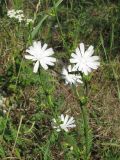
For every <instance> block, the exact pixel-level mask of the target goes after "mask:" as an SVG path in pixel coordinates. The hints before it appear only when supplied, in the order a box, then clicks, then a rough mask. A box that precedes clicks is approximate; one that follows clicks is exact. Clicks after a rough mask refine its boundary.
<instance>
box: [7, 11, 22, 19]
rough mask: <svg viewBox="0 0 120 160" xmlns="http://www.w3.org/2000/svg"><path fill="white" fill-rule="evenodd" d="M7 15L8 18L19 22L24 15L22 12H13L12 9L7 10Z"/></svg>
mask: <svg viewBox="0 0 120 160" xmlns="http://www.w3.org/2000/svg"><path fill="white" fill-rule="evenodd" d="M7 15H8V17H10V18H15V19H16V20H18V21H19V22H21V21H23V20H24V14H23V11H22V10H14V9H12V10H8V12H7Z"/></svg>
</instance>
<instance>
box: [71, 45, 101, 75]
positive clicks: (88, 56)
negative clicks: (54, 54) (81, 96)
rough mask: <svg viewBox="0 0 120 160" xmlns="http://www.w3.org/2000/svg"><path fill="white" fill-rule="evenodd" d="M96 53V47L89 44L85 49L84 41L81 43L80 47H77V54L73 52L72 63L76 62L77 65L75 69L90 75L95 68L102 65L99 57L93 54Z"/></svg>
mask: <svg viewBox="0 0 120 160" xmlns="http://www.w3.org/2000/svg"><path fill="white" fill-rule="evenodd" d="M93 53H94V47H93V46H89V48H88V49H87V50H86V51H85V46H84V44H83V43H80V47H79V48H76V54H75V53H72V55H71V56H72V58H71V59H70V62H71V63H74V64H75V66H74V67H73V69H75V70H78V71H81V72H83V73H84V74H85V75H88V73H89V72H91V71H92V70H93V69H97V68H98V66H99V65H100V62H99V61H98V60H99V57H98V56H92V55H93Z"/></svg>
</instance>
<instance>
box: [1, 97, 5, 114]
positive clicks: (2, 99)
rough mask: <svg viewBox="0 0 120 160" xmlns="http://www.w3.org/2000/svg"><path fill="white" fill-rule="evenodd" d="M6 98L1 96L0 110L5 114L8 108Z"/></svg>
mask: <svg viewBox="0 0 120 160" xmlns="http://www.w3.org/2000/svg"><path fill="white" fill-rule="evenodd" d="M5 103H6V98H5V97H3V96H1V95H0V110H1V109H2V112H3V113H4V114H5V113H6V110H5V109H4V108H5V107H6V105H5Z"/></svg>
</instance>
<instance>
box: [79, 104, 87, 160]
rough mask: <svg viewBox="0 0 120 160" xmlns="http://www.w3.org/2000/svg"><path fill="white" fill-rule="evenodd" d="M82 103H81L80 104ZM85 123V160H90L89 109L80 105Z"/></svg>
mask: <svg viewBox="0 0 120 160" xmlns="http://www.w3.org/2000/svg"><path fill="white" fill-rule="evenodd" d="M80 103H81V102H80ZM80 108H81V111H82V117H83V123H84V135H85V160H88V156H89V138H88V130H89V129H88V115H87V109H86V107H85V106H82V105H80Z"/></svg>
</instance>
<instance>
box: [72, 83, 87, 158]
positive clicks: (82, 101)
mask: <svg viewBox="0 0 120 160" xmlns="http://www.w3.org/2000/svg"><path fill="white" fill-rule="evenodd" d="M75 88H76V87H75ZM84 89H85V92H84V94H85V97H84V99H81V98H80V95H79V92H78V91H77V88H76V89H75V91H76V95H77V97H78V100H79V104H80V108H81V112H82V118H83V125H84V136H85V157H84V158H85V160H88V158H89V134H88V133H89V124H88V123H89V122H88V112H87V107H86V103H87V100H86V97H87V95H88V85H87V81H84Z"/></svg>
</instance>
